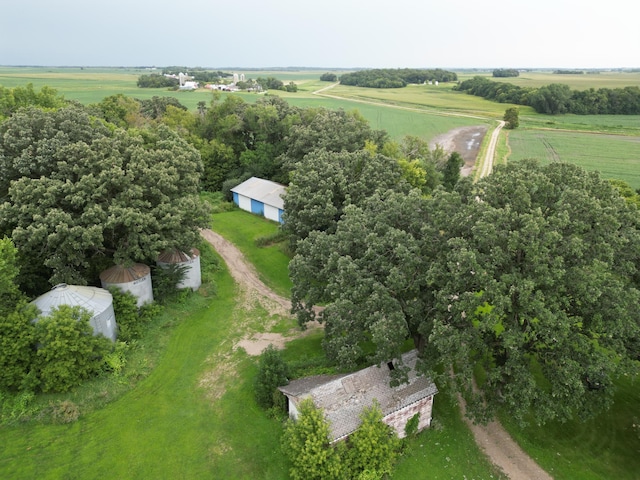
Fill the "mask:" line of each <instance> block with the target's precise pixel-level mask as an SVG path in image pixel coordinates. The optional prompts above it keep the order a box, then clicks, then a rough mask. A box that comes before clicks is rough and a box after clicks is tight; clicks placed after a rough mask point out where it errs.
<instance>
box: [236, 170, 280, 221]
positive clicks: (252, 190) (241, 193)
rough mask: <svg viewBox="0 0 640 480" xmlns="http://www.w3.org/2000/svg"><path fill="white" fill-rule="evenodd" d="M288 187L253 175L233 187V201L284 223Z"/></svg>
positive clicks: (258, 213) (242, 207) (246, 208)
mask: <svg viewBox="0 0 640 480" xmlns="http://www.w3.org/2000/svg"><path fill="white" fill-rule="evenodd" d="M285 190H286V187H285V186H284V185H281V184H279V183H276V182H272V181H270V180H264V179H262V178H258V177H251V178H250V179H249V180H246V181H244V182H242V183H241V184H240V185H238V186H237V187H234V188H232V189H231V192H232V193H233V203H235V204H236V205H238V206H239V207H240V208H241V209H243V210H246V211H247V212H251V213H255V214H256V215H262V216H263V217H265V218H268V219H269V220H273V221H274V222H279V223H282V213H283V212H284V200H283V199H282V196H283V195H284V192H285Z"/></svg>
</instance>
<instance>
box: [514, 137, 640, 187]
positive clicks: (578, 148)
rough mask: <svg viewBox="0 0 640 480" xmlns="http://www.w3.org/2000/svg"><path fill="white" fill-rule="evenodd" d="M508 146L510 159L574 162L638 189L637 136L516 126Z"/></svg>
mask: <svg viewBox="0 0 640 480" xmlns="http://www.w3.org/2000/svg"><path fill="white" fill-rule="evenodd" d="M509 146H510V147H511V156H510V157H509V160H510V161H518V160H522V159H525V158H536V159H538V160H540V161H541V162H542V163H549V162H554V161H564V162H570V163H575V164H577V165H580V166H582V167H583V168H585V169H587V170H597V171H599V172H600V173H601V174H602V176H603V177H604V178H617V179H623V180H624V181H626V182H627V183H629V185H631V186H632V187H633V188H634V189H637V188H640V136H638V137H632V136H621V135H602V134H594V133H581V132H563V131H552V130H529V129H517V130H513V131H511V132H509Z"/></svg>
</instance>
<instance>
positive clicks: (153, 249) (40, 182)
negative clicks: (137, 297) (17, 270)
mask: <svg viewBox="0 0 640 480" xmlns="http://www.w3.org/2000/svg"><path fill="white" fill-rule="evenodd" d="M201 171H202V163H201V160H200V156H199V154H198V152H197V151H195V150H194V149H193V148H192V147H190V146H189V145H188V144H186V143H185V141H184V140H182V139H181V138H180V137H179V136H178V135H176V134H175V133H174V132H172V131H171V130H170V129H168V128H166V127H163V126H160V127H158V128H157V129H155V130H153V131H152V130H149V131H141V132H139V133H136V132H135V131H131V132H125V131H123V130H117V129H115V130H114V129H109V128H107V127H106V126H104V125H103V124H102V123H101V122H100V121H97V120H95V119H93V118H91V117H90V116H88V115H87V114H86V112H84V111H83V110H81V109H78V108H64V109H60V110H57V111H53V112H44V111H41V110H38V109H30V110H25V111H23V112H20V113H17V114H15V115H14V116H12V117H11V118H10V119H9V120H7V121H6V122H5V123H3V124H2V125H1V126H0V173H1V176H0V179H1V182H0V194H2V195H3V196H6V197H5V198H6V202H5V203H4V204H2V205H0V230H1V231H2V232H4V233H5V234H6V235H10V236H11V238H12V239H13V241H14V242H15V244H16V246H17V247H18V248H19V250H20V251H21V252H22V253H23V254H24V256H25V257H30V258H31V260H30V261H32V262H37V261H40V262H42V263H43V264H44V265H45V266H46V267H47V268H48V269H49V270H50V273H49V275H51V279H50V280H51V282H53V283H59V282H68V283H86V281H87V280H88V278H89V275H90V274H91V273H93V274H95V273H96V272H92V269H93V268H94V267H95V266H96V262H97V263H98V264H99V263H103V264H104V261H105V258H106V259H107V262H109V259H111V260H112V261H114V262H116V263H128V262H132V261H153V260H154V259H155V256H156V255H157V254H158V253H159V252H160V251H161V250H164V249H166V248H170V247H181V248H187V249H188V248H190V247H191V246H193V245H194V244H195V242H196V240H197V238H198V230H197V229H198V227H200V226H204V225H206V216H205V212H204V210H203V207H202V205H201V203H200V201H199V200H198V198H197V196H196V194H197V192H198V182H199V176H200V173H201ZM36 259H37V260H36Z"/></svg>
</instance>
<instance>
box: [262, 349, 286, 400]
mask: <svg viewBox="0 0 640 480" xmlns="http://www.w3.org/2000/svg"><path fill="white" fill-rule="evenodd" d="M287 375H288V368H287V364H286V363H285V362H284V360H283V359H282V356H281V355H280V352H279V351H278V350H277V349H276V348H275V347H274V346H273V345H269V346H268V347H267V348H266V349H265V350H264V352H262V355H260V363H259V365H258V375H257V377H256V380H255V383H254V390H255V396H256V402H258V405H260V406H261V407H262V408H271V407H273V406H274V391H275V390H276V388H278V387H279V386H281V385H286V384H287V382H288V379H287Z"/></svg>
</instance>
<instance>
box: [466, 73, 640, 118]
mask: <svg viewBox="0 0 640 480" xmlns="http://www.w3.org/2000/svg"><path fill="white" fill-rule="evenodd" d="M454 90H458V91H461V92H467V93H468V94H470V95H476V96H478V97H483V98H486V99H488V100H493V101H496V102H500V103H515V104H516V105H527V106H530V107H533V108H534V109H535V110H536V112H538V113H546V114H551V115H555V114H562V113H575V114H578V115H598V114H602V115H605V114H607V115H638V114H640V88H639V87H636V86H630V87H624V88H614V89H610V88H599V89H597V90H596V89H594V88H590V89H588V90H571V88H570V87H569V86H568V85H564V84H559V83H552V84H550V85H546V86H543V87H539V88H534V87H520V86H517V85H513V84H510V83H504V82H493V81H491V80H489V79H488V78H485V77H480V76H476V77H473V78H471V79H469V80H465V81H463V82H460V83H459V84H458V85H457V86H455V87H454Z"/></svg>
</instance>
